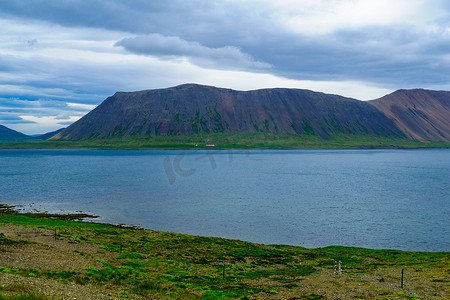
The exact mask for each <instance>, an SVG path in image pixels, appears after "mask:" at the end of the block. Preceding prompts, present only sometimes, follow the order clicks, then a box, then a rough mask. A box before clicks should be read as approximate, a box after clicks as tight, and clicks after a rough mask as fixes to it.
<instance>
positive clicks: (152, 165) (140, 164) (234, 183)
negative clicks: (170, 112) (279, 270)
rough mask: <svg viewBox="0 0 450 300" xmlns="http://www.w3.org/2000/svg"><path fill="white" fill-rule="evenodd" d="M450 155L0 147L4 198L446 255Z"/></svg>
mask: <svg viewBox="0 0 450 300" xmlns="http://www.w3.org/2000/svg"><path fill="white" fill-rule="evenodd" d="M449 191H450V150H449V149H426V150H425V149H414V150H238V149H234V150H221V151H219V150H209V151H206V150H191V151H181V150H180V151H172V150H139V151H130V150H1V151H0V203H7V204H20V205H24V208H27V209H32V208H36V209H39V210H47V211H49V212H61V211H66V212H69V211H70V212H74V211H77V210H81V211H85V212H92V213H94V214H98V215H101V216H102V221H105V222H112V223H123V224H134V225H139V226H142V227H145V228H149V229H154V230H163V231H172V232H179V233H187V234H196V235H205V236H219V237H224V238H233V239H240V240H245V241H252V242H258V243H266V244H291V245H300V246H304V247H323V246H328V245H342V246H357V247H368V248H393V249H402V250H423V251H449V250H450V247H449V241H450V221H449V212H450V192H449Z"/></svg>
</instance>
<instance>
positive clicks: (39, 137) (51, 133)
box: [35, 128, 65, 141]
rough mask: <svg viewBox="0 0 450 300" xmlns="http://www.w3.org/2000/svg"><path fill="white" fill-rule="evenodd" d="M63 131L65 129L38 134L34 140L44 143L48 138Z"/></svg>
mask: <svg viewBox="0 0 450 300" xmlns="http://www.w3.org/2000/svg"><path fill="white" fill-rule="evenodd" d="M64 129H65V128H60V129H58V130H55V131H52V132H47V133H44V134H40V135H37V136H35V138H36V139H37V140H39V141H45V140H48V139H49V138H51V137H53V136H55V135H57V134H58V133H60V132H61V131H63V130H64Z"/></svg>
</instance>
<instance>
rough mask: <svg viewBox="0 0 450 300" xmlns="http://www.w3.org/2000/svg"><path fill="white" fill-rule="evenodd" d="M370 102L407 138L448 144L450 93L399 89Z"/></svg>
mask: <svg viewBox="0 0 450 300" xmlns="http://www.w3.org/2000/svg"><path fill="white" fill-rule="evenodd" d="M369 103H371V104H373V105H374V106H375V107H376V108H378V109H379V110H380V111H381V112H383V113H384V114H385V115H386V116H387V117H388V118H390V119H391V120H392V121H393V122H394V123H395V125H396V126H397V127H398V128H399V129H400V130H401V131H402V132H403V133H404V134H405V135H406V136H407V137H408V138H410V139H415V140H420V141H425V140H428V141H447V142H450V92H445V91H429V90H422V89H414V90H398V91H396V92H394V93H392V94H389V95H386V96H384V97H382V98H380V99H377V100H373V101H370V102H369Z"/></svg>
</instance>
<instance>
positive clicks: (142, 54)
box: [0, 0, 450, 134]
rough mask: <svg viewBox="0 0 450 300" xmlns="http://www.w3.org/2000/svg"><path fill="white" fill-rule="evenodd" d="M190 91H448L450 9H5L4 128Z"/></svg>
mask: <svg viewBox="0 0 450 300" xmlns="http://www.w3.org/2000/svg"><path fill="white" fill-rule="evenodd" d="M184 83H198V84H205V85H213V86H217V87H224V88H231V89H236V90H253V89H260V88H273V87H286V88H300V89H310V90H314V91H320V92H325V93H331V94H339V95H342V96H346V97H351V98H356V99H359V100H371V99H376V98H379V97H382V96H383V95H386V94H389V93H391V92H393V91H395V90H397V89H410V88H425V89H434V90H450V1H447V0H377V1H373V0H277V1H272V0H223V1H214V0H191V1H186V0H153V1H147V0H84V1H83V0H28V1H25V0H2V1H0V124H1V125H5V126H7V127H9V128H12V129H15V130H18V131H20V132H23V133H26V134H39V133H45V132H49V131H53V130H56V129H59V128H61V127H66V126H68V125H70V124H71V123H73V122H75V121H76V120H78V119H79V118H81V117H82V116H83V115H85V114H86V113H88V112H89V111H90V110H92V109H93V108H95V107H96V106H97V105H99V104H100V103H101V102H102V101H103V100H105V99H106V98H107V97H109V96H111V95H113V94H114V93H115V92H117V91H130V92H131V91H138V90H146V89H157V88H167V87H172V86H177V85H180V84H184Z"/></svg>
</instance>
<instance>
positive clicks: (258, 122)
mask: <svg viewBox="0 0 450 300" xmlns="http://www.w3.org/2000/svg"><path fill="white" fill-rule="evenodd" d="M421 91H422V92H421V93H422V94H423V95H421V96H420V97H423V98H424V100H423V101H422V102H420V100H417V103H416V102H413V101H412V100H411V104H410V105H411V107H414V105H415V106H416V110H417V111H416V113H415V114H414V113H403V114H399V111H402V110H399V109H397V108H394V111H393V112H392V113H389V111H390V110H389V109H388V108H389V107H392V103H395V102H396V101H397V100H396V99H397V98H398V96H397V94H398V93H397V94H396V93H393V94H391V95H388V96H390V97H389V98H387V99H388V100H389V99H390V100H389V101H387V100H386V99H384V98H381V99H378V100H374V101H371V102H366V101H359V100H356V99H351V98H346V97H342V96H338V95H331V94H324V93H319V92H313V91H309V90H301V89H283V88H276V89H261V90H254V91H235V90H231V89H223V88H216V87H212V86H203V85H196V84H184V85H180V86H177V87H172V88H167V89H155V90H145V91H139V92H126V93H125V92H117V93H116V94H114V95H113V96H111V97H109V98H107V99H106V100H105V101H103V103H101V104H100V105H99V106H98V107H97V108H95V109H94V110H92V111H91V112H89V113H88V114H87V115H85V116H84V117H83V118H81V119H80V120H78V121H77V122H75V123H74V124H72V125H71V126H69V127H68V128H66V129H65V130H63V131H62V132H60V133H59V134H57V135H56V136H55V137H54V138H52V139H57V140H80V139H87V138H109V137H129V136H135V135H139V136H157V135H190V134H198V133H201V134H213V133H225V134H233V133H255V132H270V133H281V134H292V135H294V134H311V135H317V136H320V137H322V138H323V139H330V138H331V137H332V136H333V135H335V134H345V135H362V134H364V135H371V136H375V137H392V138H405V137H408V138H411V139H425V140H428V139H430V140H445V141H448V140H450V139H449V130H448V128H446V125H447V126H448V120H449V109H448V107H449V105H448V104H449V99H450V95H449V93H448V92H442V93H441V92H432V91H423V90H421ZM398 95H402V94H398ZM388 96H386V97H388ZM417 97H419V96H417ZM407 98H408V96H402V97H401V98H400V100H401V101H403V102H402V103H403V104H402V105H403V106H401V107H403V109H404V108H405V107H406V110H408V109H409V108H410V107H409V106H408V105H409V104H408V99H407ZM430 99H431V100H432V102H431V103H432V104H433V105H432V106H430V107H428V106H427V105H428V104H427V103H428V102H427V101H431V100H430ZM400 100H399V101H400ZM419 103H421V104H420V105H419ZM437 103H441V104H440V105H437ZM394 106H395V105H394ZM418 107H423V108H421V109H420V110H419V108H418ZM425 107H428V108H427V109H425ZM411 109H412V108H411ZM418 116H422V119H423V120H433V122H432V124H433V125H430V126H431V128H434V130H435V131H436V132H437V131H439V132H440V135H431V129H430V128H428V127H427V129H426V130H425V131H424V130H422V131H420V130H419V129H420V126H421V125H420V124H421V123H420V122H422V121H420V120H419V119H418ZM398 120H403V121H402V124H408V126H401V125H400V123H399V121H398ZM434 120H439V122H438V121H434ZM446 120H447V122H446ZM416 122H419V123H418V124H419V125H417V126H416V127H417V128H416V127H414V126H413V124H416ZM430 126H429V127H430ZM433 126H434V127H433ZM408 129H410V131H408ZM412 133H414V135H413V134H412ZM425 133H429V134H430V135H426V134H425ZM431 138H433V139H431Z"/></svg>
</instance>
